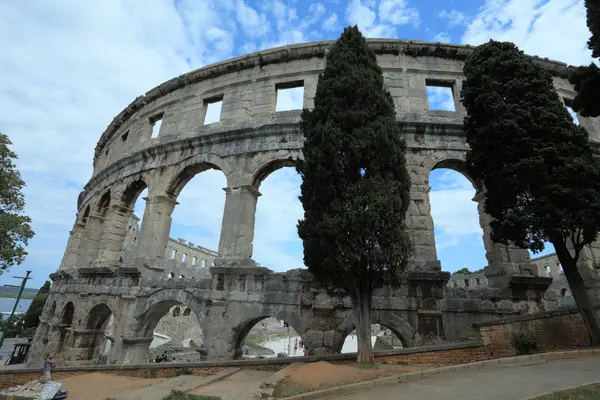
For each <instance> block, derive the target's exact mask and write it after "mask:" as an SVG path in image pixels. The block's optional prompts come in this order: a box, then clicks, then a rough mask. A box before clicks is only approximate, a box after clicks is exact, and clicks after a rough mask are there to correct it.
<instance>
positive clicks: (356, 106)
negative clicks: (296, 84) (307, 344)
mask: <svg viewBox="0 0 600 400" xmlns="http://www.w3.org/2000/svg"><path fill="white" fill-rule="evenodd" d="M326 61H327V62H326V66H325V70H324V72H323V73H322V74H321V75H320V76H319V81H318V85H317V92H316V96H315V106H314V109H313V110H312V111H309V110H303V112H302V122H301V129H302V132H303V133H304V135H305V137H306V141H305V143H304V148H303V153H304V160H303V161H302V162H300V163H299V164H298V172H299V173H300V174H301V176H302V185H301V197H300V200H301V202H302V205H303V207H304V219H303V220H301V221H299V223H298V233H299V235H300V238H301V239H302V240H303V242H304V262H305V264H306V266H307V267H308V269H309V271H310V272H311V273H312V274H313V275H314V276H315V278H316V279H317V280H318V281H320V282H321V283H322V284H324V285H325V286H327V287H330V288H337V289H341V290H342V291H344V292H345V293H347V294H348V295H349V296H350V298H351V300H352V303H353V306H354V312H355V317H356V321H357V322H356V331H357V338H358V353H359V354H358V361H359V362H360V363H371V362H373V353H372V349H371V337H370V324H371V316H370V314H371V298H372V293H373V290H374V289H376V288H378V287H381V286H383V285H384V284H392V283H395V282H396V280H395V278H396V277H398V276H399V272H401V271H402V270H403V269H404V268H405V265H406V263H407V260H408V258H409V252H410V250H409V249H410V244H409V241H408V237H407V234H406V226H405V215H406V211H407V209H408V205H409V202H410V178H409V175H408V172H407V169H406V159H405V152H406V144H405V142H404V139H403V138H402V132H401V129H400V128H399V127H398V125H397V123H396V116H395V112H394V105H393V100H392V98H391V96H390V94H389V92H388V91H387V90H386V89H385V88H384V82H383V75H382V72H381V68H380V67H379V66H378V65H377V58H376V56H375V54H374V52H373V51H372V50H370V49H369V48H368V46H367V43H366V41H365V38H364V37H363V35H362V34H361V32H360V31H359V29H358V28H357V27H356V26H354V27H347V28H345V29H344V32H343V33H342V35H341V37H340V38H339V39H338V40H337V41H336V43H335V44H334V45H333V46H332V47H331V49H330V51H329V53H328V54H327V59H326Z"/></svg>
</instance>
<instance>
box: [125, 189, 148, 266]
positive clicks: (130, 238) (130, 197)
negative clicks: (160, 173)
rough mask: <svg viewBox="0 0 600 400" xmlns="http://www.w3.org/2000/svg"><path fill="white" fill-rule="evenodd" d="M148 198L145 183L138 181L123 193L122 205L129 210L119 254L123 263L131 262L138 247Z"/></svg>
mask: <svg viewBox="0 0 600 400" xmlns="http://www.w3.org/2000/svg"><path fill="white" fill-rule="evenodd" d="M147 197H148V186H147V185H146V182H144V181H143V180H142V179H139V180H137V181H135V182H133V183H132V184H131V185H129V186H128V187H127V189H126V190H125V192H124V193H123V204H124V205H125V206H126V207H127V208H128V209H129V210H131V213H130V215H129V221H128V222H127V233H126V234H125V242H124V244H123V250H122V252H121V260H122V261H123V262H125V263H127V262H132V261H133V260H134V258H135V252H136V248H137V245H138V241H139V237H140V231H141V229H142V224H143V222H144V211H145V210H146V200H145V199H146V198H147Z"/></svg>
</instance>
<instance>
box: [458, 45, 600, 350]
mask: <svg viewBox="0 0 600 400" xmlns="http://www.w3.org/2000/svg"><path fill="white" fill-rule="evenodd" d="M464 73H465V76H466V78H467V79H466V81H465V82H464V84H463V88H462V92H461V98H462V101H463V103H464V106H465V108H466V110H467V117H465V131H466V135H467V142H468V144H469V146H470V150H469V151H468V153H467V169H468V171H469V173H470V174H471V176H472V177H473V178H474V179H476V180H478V181H480V182H482V183H483V185H484V186H485V188H486V190H487V196H486V201H485V210H486V212H487V213H488V214H490V215H491V216H492V218H493V221H492V223H491V227H492V229H493V235H492V239H493V240H495V241H498V242H501V243H509V242H510V241H512V242H514V243H515V244H516V245H518V246H520V247H528V248H529V249H531V250H532V251H534V252H539V251H541V250H543V249H544V243H545V242H551V243H552V244H553V245H554V248H555V249H556V255H557V256H558V259H559V261H560V263H561V265H562V267H563V271H564V274H565V277H566V279H567V282H569V285H570V286H571V290H572V292H573V297H574V298H575V301H576V302H577V305H578V306H579V309H580V310H581V314H582V316H583V320H584V322H585V325H586V327H587V329H588V332H589V336H590V339H591V342H592V343H594V344H599V343H600V324H599V322H598V316H597V315H596V312H595V310H594V308H593V307H592V304H591V301H590V297H589V294H588V292H587V289H586V287H585V284H584V282H583V280H582V277H581V275H580V273H579V270H578V268H577V261H578V259H579V255H580V253H581V251H582V249H583V247H584V246H586V245H588V244H590V243H591V242H593V241H594V240H595V239H596V237H597V232H598V229H600V168H599V166H598V162H597V161H596V160H595V159H594V156H593V153H592V149H591V146H590V143H589V140H588V134H587V131H586V130H585V129H583V128H581V127H579V126H577V125H575V124H574V123H573V120H572V118H571V116H570V115H569V113H568V111H567V110H566V108H565V106H564V104H563V102H562V101H561V99H560V97H559V96H558V94H557V92H556V90H555V88H554V86H553V83H552V78H551V76H550V75H549V74H548V73H547V72H546V71H545V70H544V69H542V68H541V67H539V66H538V65H536V64H534V62H533V61H532V60H531V59H530V58H529V57H527V56H526V55H525V54H524V53H523V52H522V51H520V50H519V49H518V48H517V47H516V46H515V45H514V44H512V43H508V42H495V41H490V42H488V43H486V44H483V45H481V46H479V47H477V48H476V49H475V50H474V51H473V53H472V54H471V55H470V56H469V57H468V58H467V60H466V62H465V66H464Z"/></svg>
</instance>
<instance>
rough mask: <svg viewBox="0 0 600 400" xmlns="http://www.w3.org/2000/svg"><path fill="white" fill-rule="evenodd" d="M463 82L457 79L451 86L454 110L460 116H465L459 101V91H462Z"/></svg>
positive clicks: (463, 107)
mask: <svg viewBox="0 0 600 400" xmlns="http://www.w3.org/2000/svg"><path fill="white" fill-rule="evenodd" d="M463 82H464V80H463V79H462V78H457V79H456V80H455V81H454V85H452V97H453V98H454V110H455V111H456V112H457V113H460V114H466V113H467V110H466V109H465V106H463V104H462V102H461V101H460V91H461V90H462V85H463Z"/></svg>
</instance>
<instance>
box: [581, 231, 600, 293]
mask: <svg viewBox="0 0 600 400" xmlns="http://www.w3.org/2000/svg"><path fill="white" fill-rule="evenodd" d="M577 268H578V269H579V273H580V274H581V277H582V278H583V281H584V283H585V286H586V288H587V289H588V293H589V295H590V297H591V298H592V302H593V303H600V240H596V241H595V242H592V243H590V244H589V245H587V246H585V247H584V248H583V249H582V250H581V252H580V253H579V260H578V261H577Z"/></svg>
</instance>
